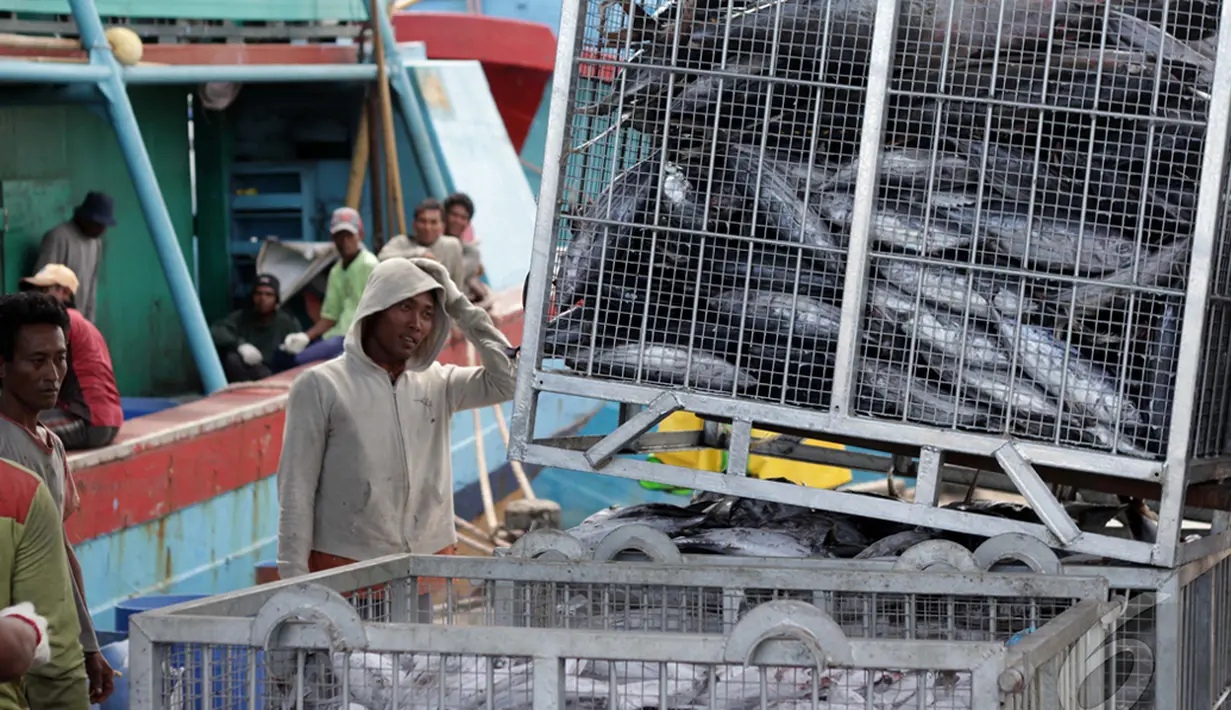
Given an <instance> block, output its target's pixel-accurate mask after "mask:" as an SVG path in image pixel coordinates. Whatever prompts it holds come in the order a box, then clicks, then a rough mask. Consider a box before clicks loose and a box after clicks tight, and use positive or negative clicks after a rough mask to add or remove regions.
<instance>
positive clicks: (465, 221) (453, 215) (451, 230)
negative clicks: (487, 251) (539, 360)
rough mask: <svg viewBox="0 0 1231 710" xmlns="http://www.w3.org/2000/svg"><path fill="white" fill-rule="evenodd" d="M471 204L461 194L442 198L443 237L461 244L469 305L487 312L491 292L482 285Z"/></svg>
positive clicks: (456, 193)
mask: <svg viewBox="0 0 1231 710" xmlns="http://www.w3.org/2000/svg"><path fill="white" fill-rule="evenodd" d="M473 219H474V201H473V200H471V199H470V196H469V195H467V194H466V193H464V192H455V193H453V194H452V195H449V196H448V197H447V198H445V234H447V235H449V236H451V237H457V239H458V241H460V242H461V243H462V273H463V274H464V276H463V280H464V283H465V284H466V288H465V289H463V290H464V291H465V292H466V295H467V296H468V297H469V298H470V300H471V301H474V302H475V303H479V304H481V305H484V306H486V307H489V308H490V303H491V296H492V293H491V289H490V288H488V287H487V284H485V283H483V279H482V276H483V260H482V258H481V257H480V255H479V239H478V237H476V236H475V233H474V224H473V222H472V221H471V220H473Z"/></svg>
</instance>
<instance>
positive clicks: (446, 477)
mask: <svg viewBox="0 0 1231 710" xmlns="http://www.w3.org/2000/svg"><path fill="white" fill-rule="evenodd" d="M450 319H452V320H453V321H455V322H456V324H457V326H458V328H459V329H460V330H461V332H462V333H463V334H464V335H465V336H466V338H467V339H468V340H469V341H470V342H471V343H473V344H474V346H475V348H476V350H477V351H478V353H479V359H480V362H481V363H482V364H481V365H480V366H478V367H458V366H456V365H441V364H440V363H438V362H436V357H437V356H438V355H439V354H440V351H441V350H442V349H443V348H444V346H445V343H446V341H447V340H448V338H449V332H450V329H451V325H450ZM508 347H509V342H508V340H506V339H505V337H504V336H503V335H502V334H501V333H500V331H499V330H497V329H496V327H495V325H494V324H493V323H492V320H491V317H490V316H488V314H487V313H486V312H485V311H484V310H483V309H482V308H480V307H478V306H475V305H472V304H471V303H470V300H469V299H467V298H466V296H465V295H463V294H462V293H461V291H459V290H458V288H457V286H456V285H454V283H453V281H452V279H450V278H449V274H448V272H447V271H446V270H445V268H444V267H443V266H442V265H441V264H440V263H439V262H436V261H433V260H431V259H390V260H388V261H385V262H382V263H381V264H379V265H378V266H377V267H376V268H375V269H374V270H373V271H372V274H371V276H369V277H368V281H367V286H366V287H365V289H364V292H363V297H362V299H361V300H360V302H359V307H358V309H357V310H356V312H355V319H354V321H353V323H352V324H351V327H350V330H349V331H348V332H347V334H346V339H345V344H344V351H343V356H342V357H340V358H336V359H334V360H330V361H328V362H326V363H324V364H322V365H319V366H317V367H315V368H313V369H311V370H308V371H307V372H304V373H303V374H301V375H300V376H299V377H298V378H296V380H295V382H294V384H293V385H292V386H291V391H290V394H289V397H288V400H287V405H286V427H285V430H284V433H283V440H282V458H281V460H280V461H279V462H278V503H279V508H280V510H279V520H278V572H279V576H280V577H281V578H282V579H288V578H290V577H295V576H298V575H303V574H307V573H309V572H318V571H321V570H324V569H330V568H332V567H337V566H341V565H345V564H350V563H353V562H356V561H361V560H368V559H373V558H376V557H380V556H383V555H389V554H394V553H404V552H414V553H419V554H436V553H438V552H442V551H445V550H447V549H449V548H450V547H451V546H453V545H454V544H455V543H456V542H457V535H456V532H455V530H454V527H453V467H452V458H451V456H450V429H449V425H450V421H451V419H452V416H453V414H454V413H455V412H459V411H463V410H468V409H474V408H477V407H486V406H490V405H494V404H498V403H501V402H506V401H508V400H510V399H512V397H513V389H514V379H515V376H514V365H513V363H512V362H511V361H510V360H509V357H508V355H506V350H507V349H508Z"/></svg>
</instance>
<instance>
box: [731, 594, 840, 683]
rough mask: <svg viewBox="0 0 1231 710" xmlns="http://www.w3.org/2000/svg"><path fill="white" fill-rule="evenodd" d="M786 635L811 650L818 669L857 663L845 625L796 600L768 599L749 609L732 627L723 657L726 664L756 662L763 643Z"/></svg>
mask: <svg viewBox="0 0 1231 710" xmlns="http://www.w3.org/2000/svg"><path fill="white" fill-rule="evenodd" d="M784 637H786V638H793V639H796V640H797V641H799V642H800V643H802V644H803V645H804V646H805V647H807V649H808V650H809V651H811V652H812V656H813V658H814V659H815V660H816V668H817V671H818V672H823V671H824V669H825V668H826V667H827V666H850V665H854V657H853V656H852V654H851V644H850V641H849V640H848V639H847V638H846V634H844V633H842V627H840V626H838V624H837V623H835V622H834V620H833V619H832V618H830V616H829V615H828V614H826V613H825V612H824V611H821V610H820V609H818V608H817V607H815V606H813V605H812V604H808V603H806V602H801V601H796V600H793V599H780V600H777V601H772V602H766V603H764V604H760V605H758V606H757V607H755V608H753V609H752V611H749V612H748V614H747V615H746V616H744V618H743V619H741V620H740V621H739V623H737V624H736V625H735V628H734V629H732V630H731V635H730V636H729V637H728V638H727V644H726V648H725V649H724V651H723V657H724V659H725V660H726V662H727V663H733V664H734V663H742V664H744V665H745V666H750V665H754V664H755V660H756V655H757V650H758V649H759V648H760V647H761V644H763V643H765V642H766V641H772V640H775V639H781V638H784Z"/></svg>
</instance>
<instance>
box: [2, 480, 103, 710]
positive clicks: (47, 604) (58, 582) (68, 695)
mask: <svg viewBox="0 0 1231 710" xmlns="http://www.w3.org/2000/svg"><path fill="white" fill-rule="evenodd" d="M66 555H67V553H66V551H65V546H64V525H63V523H62V522H61V520H60V509H59V507H58V506H57V505H56V503H55V500H53V499H52V497H51V491H50V490H49V489H48V488H47V484H46V483H44V482H43V479H42V478H40V477H39V475H38V474H36V473H34V472H33V471H30V470H28V469H25V468H23V467H21V466H18V465H17V464H15V463H13V462H11V461H7V460H4V459H0V607H9V606H12V605H15V604H20V603H21V602H29V603H30V604H33V605H34V608H35V610H37V611H38V613H39V615H40V616H42V617H43V618H45V619H46V620H47V628H48V636H49V639H48V641H49V642H50V646H51V659H50V661H49V662H47V663H45V664H42V665H40V666H38V667H36V668H32V669H30V670H29V671H28V672H27V673H26V674H25V675H24V676H22V677H21V679H20V680H15V681H10V682H7V683H0V710H19V708H26V707H29V708H30V709H31V710H51V709H52V708H55V709H56V710H61V709H63V710H88V708H89V707H90V686H89V681H88V680H87V679H86V670H85V656H84V655H83V654H82V652H81V641H80V640H79V639H78V635H79V634H80V633H81V627H80V626H79V625H78V624H77V608H76V605H75V604H74V601H73V581H72V578H71V577H70V576H69V571H68V558H67V557H66Z"/></svg>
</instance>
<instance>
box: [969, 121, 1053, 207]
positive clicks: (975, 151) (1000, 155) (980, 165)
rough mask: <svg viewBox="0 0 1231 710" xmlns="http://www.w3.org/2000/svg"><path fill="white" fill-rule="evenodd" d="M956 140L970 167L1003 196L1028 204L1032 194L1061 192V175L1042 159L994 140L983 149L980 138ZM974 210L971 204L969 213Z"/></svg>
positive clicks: (1035, 195) (1040, 194) (1033, 195)
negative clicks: (971, 165)
mask: <svg viewBox="0 0 1231 710" xmlns="http://www.w3.org/2000/svg"><path fill="white" fill-rule="evenodd" d="M956 143H957V145H958V150H959V151H961V152H962V153H963V154H965V155H967V156H969V158H970V161H971V162H972V163H973V167H974V168H975V169H976V170H978V171H979V172H980V173H982V175H983V176H984V179H985V180H986V182H987V184H988V185H989V186H990V187H991V188H992V189H993V190H995V191H996V192H998V193H1000V194H1001V195H1003V196H1004V197H1005V198H1006V199H1009V200H1012V201H1014V202H1021V203H1025V204H1028V203H1029V202H1030V200H1031V198H1032V197H1035V198H1037V197H1038V196H1042V195H1051V194H1059V192H1060V189H1061V179H1060V176H1059V175H1057V174H1056V173H1055V172H1053V171H1052V170H1051V169H1050V168H1048V167H1047V166H1046V165H1045V164H1044V163H1042V162H1041V161H1034V160H1029V159H1027V158H1025V157H1023V156H1021V155H1020V154H1018V153H1017V152H1016V151H1014V150H1012V149H1010V148H1005V147H1002V146H999V145H997V144H995V143H989V144H988V146H987V148H986V149H985V148H984V147H983V142H982V141H977V140H973V141H972V140H958V141H956ZM1036 168H1037V170H1038V178H1037V180H1036V179H1035V170H1036ZM966 209H967V208H965V207H962V208H961V210H962V211H963V214H966V212H965V210H966ZM973 211H974V210H973V208H970V213H969V216H971V217H973ZM950 216H951V217H952V216H955V215H953V214H950Z"/></svg>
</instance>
